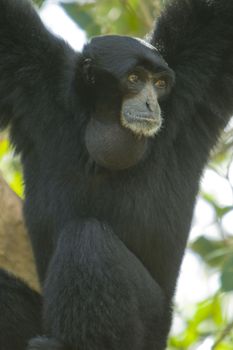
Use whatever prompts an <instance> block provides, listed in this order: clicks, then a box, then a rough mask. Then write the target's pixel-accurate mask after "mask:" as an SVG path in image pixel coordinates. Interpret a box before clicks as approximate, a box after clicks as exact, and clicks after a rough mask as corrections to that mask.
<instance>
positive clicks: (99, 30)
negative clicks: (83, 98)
mask: <svg viewBox="0 0 233 350" xmlns="http://www.w3.org/2000/svg"><path fill="white" fill-rule="evenodd" d="M34 2H35V4H36V6H38V9H39V11H40V15H41V18H42V20H43V21H44V23H45V24H46V26H47V27H48V28H49V30H51V31H53V32H54V33H55V34H56V35H58V36H61V37H63V38H64V39H65V40H66V41H67V42H69V44H70V45H71V46H72V47H73V48H74V49H75V50H81V49H82V47H83V45H84V43H85V42H86V41H87V40H88V39H89V38H90V37H92V36H95V35H100V34H112V33H115V34H125V35H132V36H137V37H144V36H145V35H146V34H147V33H148V32H150V31H151V30H152V28H153V23H154V21H155V19H156V17H157V16H158V15H159V13H160V11H161V8H162V7H163V6H164V3H165V2H166V1H163V0H97V1H94V0H79V1H78V0H77V1H65V0H64V1H58V0H57V1H55V0H51V1H50V0H47V1H42V0H35V1H34ZM167 2H169V0H167ZM232 98H233V96H232ZM232 149H233V122H231V123H230V125H229V126H228V127H227V128H226V130H225V132H224V133H223V135H222V138H221V140H220V142H219V144H218V146H217V147H216V149H214V150H213V152H212V157H211V160H210V162H209V164H208V167H207V169H206V171H205V173H204V174H203V177H202V181H201V186H200V193H199V196H198V198H197V202H196V209H195V213H194V217H193V224H192V230H191V234H190V240H189V245H188V248H187V252H186V255H185V259H184V262H183V265H182V269H181V274H180V279H179V283H178V287H177V294H176V298H175V305H174V309H175V314H174V321H173V327H172V332H171V335H170V339H169V347H168V349H169V350H175V349H179V350H183V349H184V350H186V349H191V350H210V349H215V350H232V349H233V154H232ZM0 171H1V173H2V176H3V177H4V179H5V180H6V181H7V182H8V184H9V185H10V187H11V188H12V189H13V191H15V192H16V193H17V195H18V196H20V197H21V198H22V199H23V180H22V172H21V166H20V159H19V158H18V157H14V153H13V150H12V149H11V147H10V143H9V139H8V133H7V132H4V133H0Z"/></svg>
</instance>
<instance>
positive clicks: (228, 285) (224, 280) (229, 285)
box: [221, 255, 233, 292]
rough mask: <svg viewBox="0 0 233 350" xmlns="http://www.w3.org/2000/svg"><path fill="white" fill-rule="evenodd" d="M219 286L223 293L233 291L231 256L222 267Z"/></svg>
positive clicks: (232, 261) (232, 257)
mask: <svg viewBox="0 0 233 350" xmlns="http://www.w3.org/2000/svg"><path fill="white" fill-rule="evenodd" d="M221 286H222V290H223V291H224V292H231V291H233V255H231V256H230V257H229V258H228V259H227V260H226V262H225V263H224V265H223V269H222V274H221Z"/></svg>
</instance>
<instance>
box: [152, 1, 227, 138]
mask: <svg viewBox="0 0 233 350" xmlns="http://www.w3.org/2000/svg"><path fill="white" fill-rule="evenodd" d="M151 41H152V43H153V45H155V46H156V47H157V48H158V49H159V51H160V52H161V54H162V55H163V57H164V58H165V60H166V61H167V62H168V64H169V66H170V67H171V68H172V69H174V71H175V73H176V87H175V89H174V94H173V96H172V97H171V101H175V104H173V103H172V104H173V106H172V108H173V112H174V108H175V105H176V106H177V110H179V111H181V108H180V106H181V105H182V107H183V109H182V110H183V111H184V114H186V115H187V113H188V114H189V115H192V114H193V115H194V114H195V115H197V114H199V115H200V114H202V115H201V118H202V119H203V120H206V124H207V125H205V127H207V128H209V131H211V132H212V133H213V134H214V135H215V134H217V133H218V130H219V129H221V128H223V127H224V126H225V124H226V123H227V121H228V120H229V118H230V116H231V115H232V114H233V98H232V91H233V65H232V62H233V3H232V1H228V2H227V4H226V1H220V0H212V1H207V0H179V1H177V0H174V1H170V3H169V5H168V6H167V8H166V9H165V11H164V13H163V14H162V16H161V17H160V19H159V21H158V23H157V26H156V29H155V32H154V34H153V37H152V39H151ZM178 105H179V107H178ZM204 110H205V113H204V114H205V115H204V114H203V112H204ZM211 115H212V116H211ZM211 121H212V122H213V124H214V125H211V123H210V122H211ZM212 127H213V129H211V128H212ZM214 135H213V136H214Z"/></svg>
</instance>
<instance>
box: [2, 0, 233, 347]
mask: <svg viewBox="0 0 233 350" xmlns="http://www.w3.org/2000/svg"><path fill="white" fill-rule="evenodd" d="M0 10H1V11H0V111H1V117H0V123H1V125H2V126H3V127H5V126H7V125H8V124H10V125H11V135H12V140H13V143H14V144H15V146H16V149H17V150H18V151H19V152H20V153H21V155H22V162H23V167H24V175H25V185H26V203H25V216H26V221H27V225H28V229H29V233H30V236H31V240H32V244H33V249H34V253H35V257H36V261H37V266H38V271H39V274H40V278H41V281H42V282H43V283H44V331H45V334H46V336H48V337H51V338H55V339H57V340H58V341H61V343H60V345H59V343H58V344H57V343H56V340H53V339H49V338H46V337H44V338H43V337H42V338H37V339H35V340H32V341H31V343H30V346H29V349H30V350H33V349H38V350H39V349H46V350H47V349H51V348H52V349H56V350H57V349H61V348H62V349H65V350H68V349H71V350H76V349H85V350H100V349H101V350H104V349H108V350H110V349H112V350H119V349H121V350H128V349H129V348H133V349H134V350H142V349H145V350H152V349H153V350H162V349H165V347H166V338H167V333H168V331H169V328H170V320H171V305H172V297H173V294H174V291H175V286H176V280H177V276H178V273H179V269H180V264H181V261H182V257H183V253H184V249H185V245H186V241H187V237H188V232H189V228H190V222H191V217H192V211H193V207H194V202H195V197H196V194H197V191H198V184H199V180H200V176H201V174H202V171H203V168H204V166H205V164H206V162H207V160H208V157H209V152H210V150H211V148H212V147H213V146H214V144H215V143H216V141H217V138H218V136H219V134H220V131H221V130H222V129H223V128H224V126H225V125H226V124H227V122H228V120H229V119H230V116H231V114H232V112H233V94H232V91H233V2H231V1H222V0H179V1H176V0H172V1H170V5H168V7H167V9H166V10H165V12H164V13H163V14H162V16H161V17H160V19H159V21H158V24H157V26H156V29H155V31H154V33H153V34H152V37H151V43H152V44H153V45H155V46H156V47H157V48H158V50H159V52H160V54H161V55H162V56H163V58H164V59H165V60H166V61H167V62H168V64H169V66H170V68H172V69H173V70H174V72H175V74H176V84H175V87H174V89H173V90H172V92H171V94H170V96H169V97H168V98H167V99H166V100H165V101H163V102H162V103H161V108H162V112H163V117H164V125H163V129H162V130H161V132H160V133H159V134H158V135H157V136H156V137H155V138H154V139H151V140H149V147H148V152H147V155H146V157H145V159H144V160H143V161H141V162H140V163H139V164H138V165H136V166H135V167H133V168H130V169H128V170H124V171H121V172H111V171H108V170H105V169H102V168H100V167H98V166H97V165H96V164H94V163H93V161H92V160H91V159H90V157H89V156H88V153H87V151H86V148H85V144H84V133H85V128H86V125H87V123H88V120H89V119H90V115H91V113H92V110H93V105H94V104H95V103H96V102H98V101H102V103H103V111H105V113H106V114H107V113H110V114H114V113H115V114H116V112H117V111H118V109H119V108H120V107H119V103H116V99H115V96H117V98H119V91H118V90H117V89H116V85H114V84H115V83H116V82H117V81H118V79H119V78H120V77H121V76H122V75H124V74H125V73H126V72H127V71H128V69H129V68H130V67H131V65H132V64H134V63H135V62H138V61H140V62H142V61H141V60H143V59H144V58H147V56H150V57H151V55H152V51H151V50H150V49H149V48H146V47H145V46H144V45H142V44H140V43H139V42H136V41H135V40H131V41H129V40H130V39H129V38H124V37H123V38H122V37H121V38H119V40H118V39H117V37H109V38H108V39H106V38H105V39H103V40H105V41H104V42H102V41H98V40H97V41H95V40H94V41H93V42H92V43H91V44H89V45H88V46H86V48H85V49H84V51H83V53H75V52H73V51H72V50H71V49H70V48H69V47H68V46H67V45H66V44H65V43H63V42H62V41H61V40H58V39H56V38H54V37H53V36H52V35H51V34H49V33H48V32H47V31H46V29H45V28H44V27H43V25H42V23H41V22H40V20H39V18H38V16H37V14H36V13H35V11H34V10H33V9H32V7H31V6H30V5H29V4H28V2H27V1H26V0H0ZM101 42H102V43H107V45H102V44H101ZM98 43H99V44H98ZM153 55H154V58H153V59H156V60H158V61H159V62H163V61H162V58H160V57H159V55H157V54H156V53H155V52H154V51H153ZM87 58H91V59H92V61H93V62H94V67H93V69H94V73H95V76H96V77H97V80H91V81H87V80H86V71H85V69H84V67H85V64H84V62H85V59H87ZM143 64H144V63H143ZM93 84H96V85H95V86H94V87H93ZM114 86H115V87H114ZM96 87H97V88H96ZM62 344H64V345H62ZM17 350H18V349H17Z"/></svg>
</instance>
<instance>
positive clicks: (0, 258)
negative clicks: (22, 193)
mask: <svg viewBox="0 0 233 350" xmlns="http://www.w3.org/2000/svg"><path fill="white" fill-rule="evenodd" d="M0 267H2V268H4V269H6V270H8V271H10V272H12V273H13V274H14V275H16V276H18V277H20V278H22V279H23V280H24V281H26V282H27V283H28V284H29V285H30V286H31V287H32V288H34V289H37V290H38V289H39V283H38V278H37V273H36V269H35V263H34V259H33V254H32V248H31V244H30V240H29V237H28V235H27V232H26V228H25V225H24V220H23V215H22V201H21V199H20V198H19V197H18V196H17V195H16V194H15V193H14V192H13V191H12V190H11V189H10V188H9V186H8V185H7V183H6V182H5V181H4V180H3V178H2V177H1V176H0Z"/></svg>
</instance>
